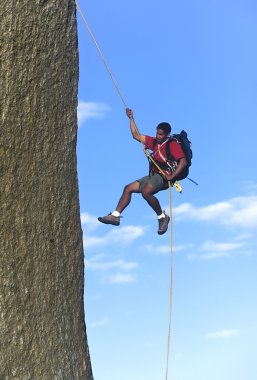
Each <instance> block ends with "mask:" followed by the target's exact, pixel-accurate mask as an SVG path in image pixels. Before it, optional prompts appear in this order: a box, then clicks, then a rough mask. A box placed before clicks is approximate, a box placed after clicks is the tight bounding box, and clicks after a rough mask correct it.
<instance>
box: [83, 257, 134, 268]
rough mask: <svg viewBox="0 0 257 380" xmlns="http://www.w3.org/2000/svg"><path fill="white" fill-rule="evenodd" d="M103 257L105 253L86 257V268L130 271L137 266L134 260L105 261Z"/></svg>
mask: <svg viewBox="0 0 257 380" xmlns="http://www.w3.org/2000/svg"><path fill="white" fill-rule="evenodd" d="M104 258H105V255H97V256H94V257H93V258H92V259H91V260H88V259H86V261H85V265H86V268H87V269H91V270H99V271H108V270H111V269H118V270H124V271H130V270H133V269H136V268H137V267H138V264H137V263H135V262H126V261H124V260H114V261H105V260H104Z"/></svg>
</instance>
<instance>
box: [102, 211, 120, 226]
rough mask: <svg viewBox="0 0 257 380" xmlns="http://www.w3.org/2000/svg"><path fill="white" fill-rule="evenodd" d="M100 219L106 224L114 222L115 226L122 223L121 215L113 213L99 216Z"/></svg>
mask: <svg viewBox="0 0 257 380" xmlns="http://www.w3.org/2000/svg"><path fill="white" fill-rule="evenodd" d="M98 220H99V222H101V223H104V224H112V225H113V226H119V225H120V216H113V215H112V214H111V213H110V214H108V215H106V216H99V218H98Z"/></svg>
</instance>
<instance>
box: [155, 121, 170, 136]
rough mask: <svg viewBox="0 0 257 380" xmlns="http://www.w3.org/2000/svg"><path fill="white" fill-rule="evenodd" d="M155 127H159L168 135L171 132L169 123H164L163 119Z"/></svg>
mask: <svg viewBox="0 0 257 380" xmlns="http://www.w3.org/2000/svg"><path fill="white" fill-rule="evenodd" d="M156 129H161V130H162V131H163V132H164V133H165V135H168V134H170V132H171V126H170V124H169V123H166V122H165V121H164V122H162V123H160V124H158V125H157V128H156Z"/></svg>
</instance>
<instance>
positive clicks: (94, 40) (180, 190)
mask: <svg viewBox="0 0 257 380" xmlns="http://www.w3.org/2000/svg"><path fill="white" fill-rule="evenodd" d="M73 1H74V3H75V5H76V8H77V10H78V12H79V13H80V16H81V18H82V20H83V22H84V24H85V26H86V28H87V30H88V33H89V34H90V36H91V38H92V40H93V42H94V44H95V47H96V49H97V51H98V53H99V55H100V58H101V60H102V61H103V63H104V65H105V68H106V70H107V71H108V73H109V75H110V77H111V80H112V82H113V84H114V86H115V88H116V90H117V92H118V95H119V97H120V98H121V101H122V103H123V105H124V106H125V108H128V107H127V104H126V102H125V100H124V97H123V95H122V93H121V91H120V89H119V86H118V84H117V82H116V80H115V78H114V76H113V74H112V72H111V70H110V68H109V66H108V64H107V62H106V60H105V58H104V55H103V53H102V51H101V49H100V47H99V44H98V43H97V40H96V38H95V36H94V34H93V32H92V30H91V29H90V27H89V24H88V22H87V20H86V18H85V16H84V14H83V12H82V10H81V8H80V6H79V4H78V2H77V1H76V0H73ZM132 122H133V124H134V127H135V130H136V132H137V134H138V136H139V139H140V142H141V144H142V145H143V146H144V144H143V142H142V140H141V134H140V133H139V130H138V128H137V125H136V123H135V121H134V119H133V120H132ZM143 151H144V153H145V155H146V156H147V158H148V159H150V160H151V161H152V163H153V164H154V165H155V166H156V167H157V169H158V170H159V172H160V173H161V174H162V175H164V176H165V174H164V173H163V170H162V169H161V168H160V167H159V165H158V164H157V162H156V161H155V160H154V159H153V157H152V156H151V155H150V153H149V152H148V151H147V150H146V149H145V148H144V149H143ZM168 184H169V211H170V292H169V295H170V296H169V323H168V336H167V357H166V372H165V380H168V373H169V357H170V334H171V317H172V190H171V188H172V185H173V186H174V187H175V188H176V190H177V191H178V192H180V193H181V192H182V188H181V185H180V183H179V182H178V181H176V182H174V183H173V184H172V185H171V183H170V181H169V182H168Z"/></svg>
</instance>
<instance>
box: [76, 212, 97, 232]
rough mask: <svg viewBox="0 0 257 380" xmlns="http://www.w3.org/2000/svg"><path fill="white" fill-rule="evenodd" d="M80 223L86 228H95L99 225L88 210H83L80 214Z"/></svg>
mask: <svg viewBox="0 0 257 380" xmlns="http://www.w3.org/2000/svg"><path fill="white" fill-rule="evenodd" d="M80 219H81V224H82V225H85V226H86V228H87V230H96V229H97V228H98V227H99V221H98V220H97V218H96V217H95V216H93V215H90V214H89V213H88V212H83V213H82V214H81V215H80Z"/></svg>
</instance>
